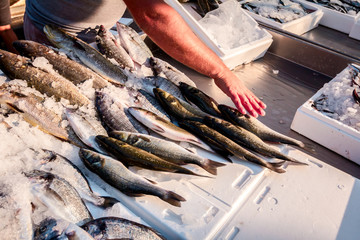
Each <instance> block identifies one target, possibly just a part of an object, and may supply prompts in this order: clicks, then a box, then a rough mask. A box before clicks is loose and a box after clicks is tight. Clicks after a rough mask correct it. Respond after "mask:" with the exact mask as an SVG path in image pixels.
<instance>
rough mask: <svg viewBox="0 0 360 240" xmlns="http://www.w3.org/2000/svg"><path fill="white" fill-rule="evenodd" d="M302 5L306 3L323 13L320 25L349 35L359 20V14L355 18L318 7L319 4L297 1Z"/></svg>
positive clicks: (302, 0)
mask: <svg viewBox="0 0 360 240" xmlns="http://www.w3.org/2000/svg"><path fill="white" fill-rule="evenodd" d="M298 1H299V2H302V3H307V4H310V5H313V6H316V7H318V8H319V9H321V10H322V11H323V12H324V15H323V17H322V18H321V20H320V25H323V26H326V27H329V28H332V29H335V30H338V31H340V32H343V33H346V34H349V33H350V32H351V29H352V27H353V25H354V24H355V22H356V21H357V20H358V19H359V18H360V13H358V14H357V15H355V16H352V15H350V14H345V13H342V12H339V11H336V10H333V9H330V8H326V7H323V6H320V5H319V4H316V3H312V2H308V1H306V0H298Z"/></svg>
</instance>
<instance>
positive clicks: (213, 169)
mask: <svg viewBox="0 0 360 240" xmlns="http://www.w3.org/2000/svg"><path fill="white" fill-rule="evenodd" d="M225 165H226V164H224V163H219V162H215V161H213V160H210V159H207V161H206V162H205V163H202V164H201V165H200V166H201V167H202V168H203V169H205V170H206V171H207V172H209V173H211V174H212V175H217V168H218V167H222V166H225Z"/></svg>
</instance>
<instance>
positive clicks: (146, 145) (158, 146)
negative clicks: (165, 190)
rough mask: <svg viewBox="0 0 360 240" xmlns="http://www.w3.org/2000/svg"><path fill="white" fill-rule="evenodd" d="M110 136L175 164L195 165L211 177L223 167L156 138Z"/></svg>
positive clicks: (117, 133)
mask: <svg viewBox="0 0 360 240" xmlns="http://www.w3.org/2000/svg"><path fill="white" fill-rule="evenodd" d="M110 136H111V137H113V138H116V139H119V140H121V141H124V142H126V143H128V144H130V145H132V146H135V147H138V148H141V149H143V150H145V151H147V152H150V153H152V154H155V155H156V156H158V157H161V158H162V159H165V160H167V161H170V162H173V163H175V164H179V165H184V164H187V163H193V164H196V165H198V166H200V167H202V168H203V169H205V170H206V171H208V172H209V173H211V174H213V175H216V173H217V168H218V167H221V166H224V165H225V164H223V163H219V162H215V161H212V160H210V159H207V158H204V157H201V156H199V155H197V154H194V153H191V152H189V151H188V150H186V149H185V148H183V147H181V146H179V145H178V144H176V143H174V142H171V141H167V140H164V139H161V138H158V137H154V136H150V135H146V134H141V133H130V132H125V131H113V132H110Z"/></svg>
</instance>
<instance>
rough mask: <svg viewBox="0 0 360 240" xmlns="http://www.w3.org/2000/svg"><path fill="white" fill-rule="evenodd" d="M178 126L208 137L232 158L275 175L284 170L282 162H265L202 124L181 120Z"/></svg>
mask: <svg viewBox="0 0 360 240" xmlns="http://www.w3.org/2000/svg"><path fill="white" fill-rule="evenodd" d="M179 124H180V126H183V127H184V128H186V129H189V130H192V131H193V132H194V134H195V133H197V134H202V135H206V136H207V137H209V138H210V139H212V140H213V141H215V142H216V143H218V144H220V145H221V146H223V147H224V148H225V149H226V150H228V151H229V152H231V153H232V154H234V156H236V157H238V158H240V159H243V160H247V161H249V162H253V163H256V164H258V165H260V166H263V167H266V168H268V169H270V170H272V171H274V172H277V173H283V172H285V170H284V169H282V168H279V166H281V165H282V164H283V161H282V162H277V163H270V162H267V161H265V160H264V159H262V158H260V157H258V156H256V155H255V154H253V153H251V152H250V151H248V150H246V149H245V148H243V147H241V146H240V145H238V144H237V143H235V142H234V141H232V140H231V139H229V138H227V137H226V136H224V135H222V134H221V133H219V132H217V131H215V130H214V129H212V128H210V127H208V126H206V125H205V124H203V123H200V122H196V121H191V120H182V121H179Z"/></svg>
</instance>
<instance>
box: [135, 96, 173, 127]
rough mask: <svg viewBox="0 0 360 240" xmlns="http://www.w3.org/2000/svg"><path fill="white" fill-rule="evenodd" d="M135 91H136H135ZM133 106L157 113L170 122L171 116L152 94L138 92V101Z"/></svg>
mask: <svg viewBox="0 0 360 240" xmlns="http://www.w3.org/2000/svg"><path fill="white" fill-rule="evenodd" d="M134 91H135V90H134ZM133 106H138V107H141V108H144V109H146V110H148V111H151V112H153V113H155V114H156V115H158V116H160V117H161V118H163V119H165V120H168V121H170V116H169V114H168V113H167V112H166V111H165V109H164V108H163V107H162V106H161V104H160V103H159V101H158V100H157V99H156V98H155V97H153V96H152V95H151V94H149V93H147V92H146V91H144V90H143V89H139V90H136V100H135V104H133Z"/></svg>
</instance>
